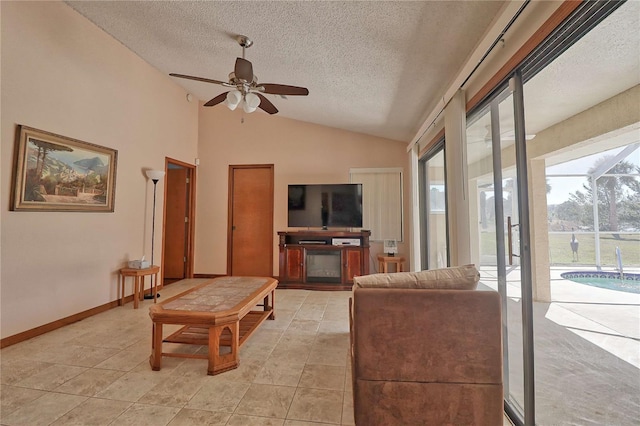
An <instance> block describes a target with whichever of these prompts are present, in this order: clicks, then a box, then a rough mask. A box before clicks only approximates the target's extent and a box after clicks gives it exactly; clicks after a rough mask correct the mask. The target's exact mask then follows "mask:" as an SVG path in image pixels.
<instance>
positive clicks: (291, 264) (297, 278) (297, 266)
mask: <svg viewBox="0 0 640 426" xmlns="http://www.w3.org/2000/svg"><path fill="white" fill-rule="evenodd" d="M303 255H304V249H303V248H302V247H287V248H286V249H285V274H286V275H285V280H287V281H288V282H300V283H301V282H303V281H304V276H303V271H302V270H303V268H302V265H303V263H304V262H303V259H302V256H303Z"/></svg>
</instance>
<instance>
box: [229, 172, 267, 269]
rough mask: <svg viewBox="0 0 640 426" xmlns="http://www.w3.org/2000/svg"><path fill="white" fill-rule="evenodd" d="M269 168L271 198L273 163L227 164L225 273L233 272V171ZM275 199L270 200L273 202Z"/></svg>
mask: <svg viewBox="0 0 640 426" xmlns="http://www.w3.org/2000/svg"><path fill="white" fill-rule="evenodd" d="M257 168H260V169H269V170H271V183H272V189H273V193H272V194H271V197H272V199H273V197H274V195H275V186H274V185H275V176H274V173H275V166H274V164H230V165H229V178H228V185H229V189H228V195H227V199H228V200H227V202H228V206H227V275H231V274H232V273H233V271H232V266H233V188H234V174H233V172H234V171H235V170H237V169H257ZM274 202H275V200H273V201H272V203H274ZM274 208H275V205H273V204H272V208H271V209H270V210H271V227H272V230H273V225H274V223H273V217H274ZM273 245H274V243H273V241H272V242H271V244H269V258H270V259H271V267H270V268H269V269H270V271H271V276H273Z"/></svg>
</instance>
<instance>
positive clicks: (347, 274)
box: [342, 248, 362, 284]
mask: <svg viewBox="0 0 640 426" xmlns="http://www.w3.org/2000/svg"><path fill="white" fill-rule="evenodd" d="M342 255H343V256H344V257H345V258H344V260H343V263H342V264H343V265H344V270H343V273H342V276H343V277H344V278H343V279H344V282H345V283H347V284H353V277H356V276H360V275H362V249H359V248H358V249H356V248H354V249H345V250H343V252H342Z"/></svg>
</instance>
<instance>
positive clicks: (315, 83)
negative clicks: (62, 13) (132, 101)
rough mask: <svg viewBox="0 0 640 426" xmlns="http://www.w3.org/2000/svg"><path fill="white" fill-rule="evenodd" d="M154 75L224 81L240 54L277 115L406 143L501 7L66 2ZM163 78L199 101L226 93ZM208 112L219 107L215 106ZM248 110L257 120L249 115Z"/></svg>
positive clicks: (205, 85)
mask: <svg viewBox="0 0 640 426" xmlns="http://www.w3.org/2000/svg"><path fill="white" fill-rule="evenodd" d="M67 4H69V5H70V6H71V7H72V8H74V9H75V10H77V11H78V12H79V13H81V14H82V15H84V16H85V17H87V18H88V19H89V20H91V21H92V22H94V23H95V24H96V25H98V26H99V27H100V28H102V29H103V30H104V31H106V32H107V33H109V34H111V35H112V36H113V37H114V38H115V39H116V40H118V41H120V42H121V43H122V44H123V45H125V46H126V47H128V48H129V49H130V50H132V51H133V52H135V53H136V54H137V55H139V56H140V57H141V58H142V59H144V60H145V61H146V62H148V63H149V64H151V65H152V66H153V67H155V68H157V69H158V70H160V71H161V72H162V73H165V74H167V75H168V74H169V73H180V74H189V75H195V76H200V77H205V78H210V79H215V80H222V81H227V79H228V74H229V73H230V72H231V71H233V67H234V63H235V59H236V57H241V56H242V49H241V47H240V46H239V45H238V44H237V42H236V41H235V36H236V35H238V34H243V35H246V36H248V37H249V38H250V39H252V40H253V42H254V44H253V46H252V47H251V48H249V49H247V50H246V58H247V59H248V60H250V61H251V62H252V63H253V70H254V73H255V74H256V75H257V77H258V79H259V82H262V83H279V84H288V85H294V86H304V87H307V88H308V89H309V92H310V93H309V96H306V97H297V96H289V97H288V98H287V99H283V98H281V97H278V96H275V95H267V96H268V98H269V100H270V101H271V102H273V104H274V105H276V107H277V108H278V109H279V110H280V112H279V115H281V116H284V117H289V118H293V119H296V120H302V121H306V122H312V123H317V124H321V125H325V126H330V127H336V128H340V129H346V130H350V131H354V132H360V133H365V134H370V135H376V136H381V137H385V138H390V139H394V140H398V141H404V142H408V141H410V140H411V138H412V137H413V136H415V134H416V132H417V131H418V129H419V127H420V125H421V124H422V122H423V121H424V119H425V117H426V114H428V113H429V112H431V110H432V109H433V108H434V107H435V106H436V104H437V102H438V100H440V99H441V98H442V96H443V95H444V92H445V90H446V89H447V87H448V86H449V84H450V83H451V82H452V80H453V78H454V77H455V75H456V74H457V72H458V71H459V70H460V68H461V67H462V65H463V64H464V63H465V61H466V60H467V58H468V56H469V55H470V53H471V52H472V51H473V50H474V48H475V47H476V44H477V43H478V42H479V40H480V39H481V37H482V36H483V34H484V33H485V31H486V30H487V29H488V28H489V26H490V24H491V23H492V21H493V19H494V18H495V17H496V16H497V14H498V13H499V11H500V9H501V7H502V5H503V2H501V1H417V2H408V1H402V2H396V1H389V2H379V1H357V2H356V1H293V2H286V1H283V2H281V1H251V2H246V1H204V2H191V1H188V2H183V1H171V2H160V1H158V2H145V1H99V2H90V1H68V2H67ZM167 78H171V79H173V80H174V81H175V83H176V84H179V85H181V86H183V87H184V88H185V89H186V90H187V91H188V92H190V93H192V94H193V95H194V96H196V97H197V98H198V99H199V100H201V101H203V102H206V101H208V100H209V99H211V98H213V97H215V96H216V95H218V94H220V93H222V92H224V91H226V90H228V89H227V88H225V87H222V86H220V85H215V84H209V83H204V82H197V81H190V80H182V79H175V78H173V77H167ZM213 108H224V106H223V105H218V106H215V107H213ZM256 113H257V114H263V113H264V112H262V111H259V112H256Z"/></svg>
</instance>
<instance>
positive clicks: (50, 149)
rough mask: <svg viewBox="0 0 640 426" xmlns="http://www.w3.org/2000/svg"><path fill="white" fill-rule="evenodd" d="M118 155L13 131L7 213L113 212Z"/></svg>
mask: <svg viewBox="0 0 640 426" xmlns="http://www.w3.org/2000/svg"><path fill="white" fill-rule="evenodd" d="M117 161H118V151H117V150H115V149H111V148H106V147H104V146H100V145H95V144H92V143H89V142H84V141H81V140H78V139H73V138H69V137H66V136H61V135H57V134H55V133H51V132H47V131H44V130H38V129H34V128H32V127H28V126H24V125H19V126H18V128H17V131H16V143H15V160H14V167H13V183H12V199H11V210H12V211H65V212H113V211H114V208H115V183H116V167H117Z"/></svg>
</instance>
